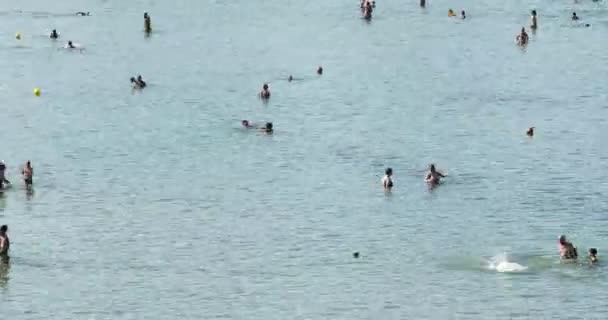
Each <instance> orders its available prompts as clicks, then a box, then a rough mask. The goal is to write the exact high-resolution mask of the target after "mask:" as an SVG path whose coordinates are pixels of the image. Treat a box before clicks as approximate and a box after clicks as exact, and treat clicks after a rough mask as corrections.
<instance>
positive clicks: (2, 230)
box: [0, 225, 8, 232]
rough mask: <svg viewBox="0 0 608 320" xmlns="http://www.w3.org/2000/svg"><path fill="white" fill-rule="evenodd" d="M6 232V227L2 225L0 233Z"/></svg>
mask: <svg viewBox="0 0 608 320" xmlns="http://www.w3.org/2000/svg"><path fill="white" fill-rule="evenodd" d="M6 231H8V226H7V225H3V226H2V227H0V232H6Z"/></svg>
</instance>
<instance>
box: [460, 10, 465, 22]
mask: <svg viewBox="0 0 608 320" xmlns="http://www.w3.org/2000/svg"><path fill="white" fill-rule="evenodd" d="M460 17H461V18H462V20H464V19H466V18H467V14H466V12H464V10H462V11H461V12H460Z"/></svg>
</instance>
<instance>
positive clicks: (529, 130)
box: [526, 127, 534, 137]
mask: <svg viewBox="0 0 608 320" xmlns="http://www.w3.org/2000/svg"><path fill="white" fill-rule="evenodd" d="M526 134H527V135H528V137H533V136H534V127H530V128H528V131H526Z"/></svg>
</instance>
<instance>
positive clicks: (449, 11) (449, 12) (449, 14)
mask: <svg viewBox="0 0 608 320" xmlns="http://www.w3.org/2000/svg"><path fill="white" fill-rule="evenodd" d="M455 16H456V14H455V13H454V10H452V9H450V10H448V17H455Z"/></svg>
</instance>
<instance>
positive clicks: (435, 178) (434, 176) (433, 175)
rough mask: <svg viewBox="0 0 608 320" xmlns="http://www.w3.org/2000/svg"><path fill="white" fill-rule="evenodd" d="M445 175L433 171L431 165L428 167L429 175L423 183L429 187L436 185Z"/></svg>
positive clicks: (433, 166) (433, 168)
mask: <svg viewBox="0 0 608 320" xmlns="http://www.w3.org/2000/svg"><path fill="white" fill-rule="evenodd" d="M445 177H446V175H444V174H443V173H440V172H437V170H436V169H435V165H434V164H431V165H430V167H429V173H428V174H427V175H426V178H425V179H424V181H426V183H428V184H431V185H438V184H439V183H440V182H441V178H445Z"/></svg>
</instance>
